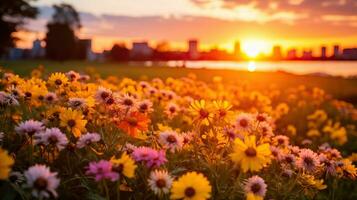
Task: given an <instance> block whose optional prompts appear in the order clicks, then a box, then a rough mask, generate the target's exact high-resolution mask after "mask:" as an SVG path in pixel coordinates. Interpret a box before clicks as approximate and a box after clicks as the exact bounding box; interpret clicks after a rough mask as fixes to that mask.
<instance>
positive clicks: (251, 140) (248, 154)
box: [230, 135, 271, 172]
mask: <svg viewBox="0 0 357 200" xmlns="http://www.w3.org/2000/svg"><path fill="white" fill-rule="evenodd" d="M270 155H271V151H270V147H269V144H261V145H259V146H257V145H256V141H255V136H254V135H252V136H246V137H245V138H244V142H243V141H242V140H240V139H239V138H237V139H235V140H234V146H233V153H231V154H230V157H231V159H232V161H233V162H234V163H236V164H237V165H239V166H240V167H241V169H242V170H243V172H247V171H248V170H250V171H259V170H260V169H262V168H263V167H264V165H266V164H268V163H270V161H271V158H270Z"/></svg>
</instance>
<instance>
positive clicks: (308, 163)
mask: <svg viewBox="0 0 357 200" xmlns="http://www.w3.org/2000/svg"><path fill="white" fill-rule="evenodd" d="M304 163H305V164H306V165H307V166H313V164H314V161H313V159H312V158H310V157H306V158H304Z"/></svg>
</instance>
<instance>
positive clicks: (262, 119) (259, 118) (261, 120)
mask: <svg viewBox="0 0 357 200" xmlns="http://www.w3.org/2000/svg"><path fill="white" fill-rule="evenodd" d="M257 120H258V121H260V122H263V121H265V117H264V116H262V115H258V116H257Z"/></svg>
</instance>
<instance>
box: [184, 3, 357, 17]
mask: <svg viewBox="0 0 357 200" xmlns="http://www.w3.org/2000/svg"><path fill="white" fill-rule="evenodd" d="M191 1H192V3H194V4H196V5H198V6H201V4H202V2H198V3H197V0H191ZM217 2H219V4H218V3H217ZM204 5H206V7H209V6H207V5H219V6H220V7H221V8H222V9H226V10H232V11H235V10H236V9H237V8H240V7H247V6H248V7H250V8H252V9H255V10H256V12H260V13H263V14H262V15H261V16H264V17H265V18H266V19H267V20H265V21H269V20H276V19H277V18H276V17H274V16H276V13H289V16H291V17H290V18H291V21H298V20H301V19H304V18H308V19H310V20H315V21H316V20H321V19H322V16H323V15H356V12H357V1H356V0H206V1H204ZM256 20H257V21H259V18H257V19H256ZM280 20H284V18H281V19H280Z"/></svg>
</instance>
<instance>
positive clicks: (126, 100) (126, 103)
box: [123, 99, 133, 106]
mask: <svg viewBox="0 0 357 200" xmlns="http://www.w3.org/2000/svg"><path fill="white" fill-rule="evenodd" d="M123 103H124V105H127V106H131V105H133V101H132V100H131V99H125V100H124V102H123Z"/></svg>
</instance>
